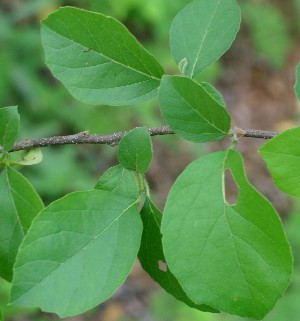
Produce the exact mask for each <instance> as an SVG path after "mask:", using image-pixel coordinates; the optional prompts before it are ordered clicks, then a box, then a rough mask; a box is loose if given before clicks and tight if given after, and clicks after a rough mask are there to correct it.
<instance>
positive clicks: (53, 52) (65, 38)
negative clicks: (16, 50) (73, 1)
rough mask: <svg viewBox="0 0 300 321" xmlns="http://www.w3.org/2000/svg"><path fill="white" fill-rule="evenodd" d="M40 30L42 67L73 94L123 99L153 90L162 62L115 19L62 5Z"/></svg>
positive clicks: (91, 99)
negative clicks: (42, 48)
mask: <svg viewBox="0 0 300 321" xmlns="http://www.w3.org/2000/svg"><path fill="white" fill-rule="evenodd" d="M41 31H42V43H43V46H44V49H45V53H46V63H47V65H48V67H49V68H50V70H51V72H52V73H53V75H54V76H55V77H56V78H57V79H59V80H60V81H61V82H62V83H63V84H64V85H65V86H66V88H67V89H68V90H69V91H70V93H71V94H72V95H73V96H74V97H75V98H77V99H78V100H81V101H83V102H85V103H88V104H94V105H100V104H107V105H127V104H136V103H139V102H143V101H145V100H148V99H150V98H152V97H154V96H155V95H156V93H157V87H158V86H159V83H160V78H161V76H162V75H163V69H162V67H161V66H160V64H159V63H158V62H157V60H156V59H155V58H154V57H153V56H152V55H151V54H150V53H149V52H148V51H146V50H145V49H144V48H143V47H142V46H141V45H140V44H139V43H138V41H137V40H136V39H135V38H134V37H133V36H132V35H131V34H130V33H129V31H128V30H127V29H126V27H125V26H124V25H122V24H121V23H120V22H118V21H117V20H115V19H113V18H111V17H106V16H104V15H102V14H100V13H95V12H89V11H85V10H82V9H77V8H72V7H64V8H60V9H59V10H58V11H56V12H54V13H52V14H51V15H50V16H49V17H48V18H47V19H46V20H44V21H43V22H42V30H41Z"/></svg>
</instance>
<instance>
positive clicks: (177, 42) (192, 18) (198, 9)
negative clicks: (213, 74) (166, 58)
mask: <svg viewBox="0 0 300 321" xmlns="http://www.w3.org/2000/svg"><path fill="white" fill-rule="evenodd" d="M240 22H241V13H240V8H239V6H238V4H237V2H236V0H226V1H224V0H210V1H207V0H194V1H192V2H191V3H190V4H188V5H187V6H186V7H185V8H184V9H183V10H182V11H180V12H179V13H178V14H177V16H176V17H175V19H174V22H173V24H172V27H171V30H170V46H171V51H172V54H173V57H174V59H175V61H176V63H177V64H178V65H180V66H183V69H182V68H181V69H182V72H183V73H184V74H185V75H187V76H190V77H192V78H195V77H197V75H199V73H200V72H201V71H203V70H204V69H205V68H206V67H208V66H209V65H211V64H212V63H213V62H215V61H216V60H218V59H219V58H220V57H221V56H222V55H223V54H224V53H225V52H226V51H227V50H228V49H229V47H230V46H231V44H232V42H233V41H234V39H235V37H236V34H237V32H238V30H239V28H240Z"/></svg>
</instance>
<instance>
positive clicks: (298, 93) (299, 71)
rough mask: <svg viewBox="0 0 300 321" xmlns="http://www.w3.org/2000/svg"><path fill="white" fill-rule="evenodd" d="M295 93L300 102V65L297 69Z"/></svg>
mask: <svg viewBox="0 0 300 321" xmlns="http://www.w3.org/2000/svg"><path fill="white" fill-rule="evenodd" d="M295 93H296V96H297V98H298V100H300V63H299V64H298V65H297V68H296V84H295Z"/></svg>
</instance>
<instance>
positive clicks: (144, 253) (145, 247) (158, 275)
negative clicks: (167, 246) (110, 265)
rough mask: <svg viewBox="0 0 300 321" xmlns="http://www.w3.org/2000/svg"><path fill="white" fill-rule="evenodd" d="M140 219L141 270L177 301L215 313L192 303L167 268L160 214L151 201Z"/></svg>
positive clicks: (147, 202)
mask: <svg viewBox="0 0 300 321" xmlns="http://www.w3.org/2000/svg"><path fill="white" fill-rule="evenodd" d="M141 217H142V220H143V225H144V230H143V234H142V241H141V247H140V251H139V256H138V257H139V260H140V262H141V264H142V267H143V269H144V270H145V271H146V272H147V273H148V274H149V275H150V276H151V278H152V279H153V280H154V281H156V282H157V283H158V284H159V285H160V286H161V287H162V288H163V289H165V290H166V291H167V292H168V293H169V294H171V295H172V296H174V297H175V298H176V299H177V300H179V301H182V302H184V303H185V304H187V305H189V306H190V307H192V308H195V309H198V310H201V311H209V312H217V311H216V310H215V309H213V308H211V307H209V306H207V305H197V304H195V303H193V302H192V301H191V300H190V299H189V298H188V296H187V295H186V294H185V293H184V291H183V290H182V287H181V286H180V284H179V283H178V281H177V280H176V278H175V277H174V275H173V274H172V273H171V272H170V270H169V269H168V268H167V266H166V259H165V256H164V253H163V248H162V241H161V237H162V236H161V233H160V226H161V219H162V213H161V212H160V211H159V210H158V208H157V207H156V206H155V205H154V204H153V203H152V202H151V200H149V199H146V201H145V204H144V206H143V208H142V210H141ZM164 265H165V266H164ZM163 267H164V269H163Z"/></svg>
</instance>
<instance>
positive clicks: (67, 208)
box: [11, 190, 142, 317]
mask: <svg viewBox="0 0 300 321" xmlns="http://www.w3.org/2000/svg"><path fill="white" fill-rule="evenodd" d="M137 202H138V201H137V200H132V198H127V197H123V196H121V195H119V194H115V193H113V192H108V191H99V190H92V191H87V192H75V193H71V194H69V195H67V196H65V197H63V198H62V199H60V200H58V201H56V202H54V203H52V204H50V205H49V206H48V207H47V208H46V209H45V210H43V211H42V212H41V214H40V215H39V216H38V217H37V218H36V219H35V220H34V222H33V224H32V226H31V228H30V230H29V232H28V234H27V235H26V237H25V239H24V242H23V243H22V245H21V248H20V251H19V253H18V257H17V260H16V264H15V269H14V278H13V282H12V292H11V302H12V304H13V305H18V306H36V307H39V308H41V309H42V310H44V311H48V312H54V313H57V314H58V315H60V316H61V317H67V316H72V315H75V314H79V313H82V312H85V311H86V310H88V309H91V308H93V307H95V306H96V305H97V304H99V303H101V302H103V301H105V300H107V299H108V298H109V297H110V296H111V295H112V294H113V293H114V292H115V290H116V289H117V288H118V287H119V286H120V285H121V284H122V283H123V282H124V281H125V279H126V277H127V276H128V274H129V273H130V270H131V268H132V266H133V264H134V262H135V258H136V256H137V253H138V249H139V246H140V239H141V234H142V222H141V218H140V216H139V213H138V211H137ZM49 298H50V299H49Z"/></svg>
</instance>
